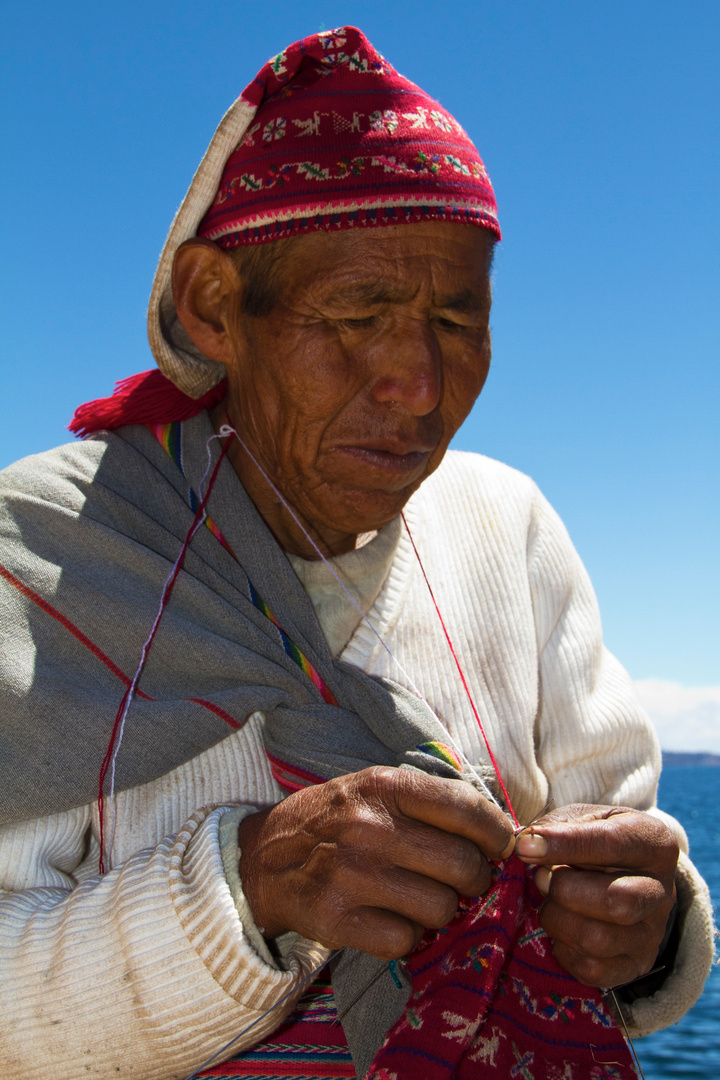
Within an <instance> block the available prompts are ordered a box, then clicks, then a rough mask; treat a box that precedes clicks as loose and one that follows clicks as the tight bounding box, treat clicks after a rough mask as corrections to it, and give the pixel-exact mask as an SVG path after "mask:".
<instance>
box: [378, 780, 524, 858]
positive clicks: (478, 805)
mask: <svg viewBox="0 0 720 1080" xmlns="http://www.w3.org/2000/svg"><path fill="white" fill-rule="evenodd" d="M369 771H371V772H376V773H379V774H383V777H386V774H387V773H388V772H392V773H393V774H394V775H393V776H392V778H391V780H390V784H389V785H387V786H385V790H384V792H383V794H384V796H385V798H386V799H387V798H388V797H390V798H392V800H393V802H394V807H395V810H396V812H397V813H400V814H403V815H405V816H406V817H408V818H413V819H414V820H416V821H423V822H425V823H426V824H428V825H434V826H435V827H436V828H437V829H441V830H443V832H446V833H455V834H457V835H458V836H464V837H465V838H466V839H468V840H472V841H473V843H474V844H476V845H477V846H478V847H479V848H480V850H481V851H482V852H484V854H485V855H487V857H488V858H490V859H500V858H506V857H507V854H509V853H510V851H512V848H513V845H514V836H513V830H512V825H511V824H510V822H509V821H508V819H507V818H506V816H505V814H503V812H502V810H501V809H500V808H499V807H498V806H495V805H494V803H491V802H490V801H489V800H488V799H486V798H485V797H484V796H482V795H480V793H479V792H477V791H476V790H475V788H473V787H472V785H470V784H468V783H465V782H463V781H460V780H450V779H446V778H445V777H440V776H430V775H428V774H427V773H421V772H420V771H418V770H415V769H396V770H388V769H379V770H369ZM381 782H382V783H383V785H385V784H386V780H385V779H383V780H382V781H381Z"/></svg>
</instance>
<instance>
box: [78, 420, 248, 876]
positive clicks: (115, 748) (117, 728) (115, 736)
mask: <svg viewBox="0 0 720 1080" xmlns="http://www.w3.org/2000/svg"><path fill="white" fill-rule="evenodd" d="M212 438H213V439H215V438H219V436H216V435H214V436H213V437H212ZM211 441H212V439H210V440H208V455H209V453H210V449H209V444H210V442H211ZM231 442H232V435H231V436H230V438H229V439H228V440H227V442H226V443H225V446H224V447H223V449H222V451H221V453H220V456H219V457H218V460H217V462H216V464H215V468H214V469H213V472H212V476H211V477H210V482H209V484H208V489H207V492H206V493H205V495H204V497H203V498H202V501H201V502H200V504H199V506H198V508H197V510H196V511H195V516H194V518H193V522H192V525H191V526H190V528H189V530H188V532H187V535H186V537H185V540H184V541H183V544H182V547H181V548H180V553H179V555H178V557H177V559H176V560H175V563H174V564H173V567H172V570H171V571H170V573H169V575H168V577H167V578H166V580H165V583H164V585H163V588H162V592H161V594H160V604H159V606H158V610H157V613H156V615H155V619H154V621H153V624H152V627H151V629H150V633H149V635H148V637H147V640H146V641H145V643H144V645H143V647H142V650H141V653H140V660H139V662H138V666H137V668H136V670H135V674H134V675H133V678H132V682H131V683H130V685H129V686H128V688H127V690H126V691H125V693H124V694H123V697H122V700H121V702H120V705H119V707H118V711H117V714H116V716H115V722H114V724H113V727H112V731H111V733H110V742H109V744H108V748H107V751H106V752H105V757H104V758H103V760H102V765H101V766H100V776H99V783H98V817H99V819H100V858H99V866H98V868H99V870H100V873H101V874H104V873H105V871H106V868H109V866H108V863H109V858H110V851H111V849H112V840H113V836H112V834H113V831H114V830H113V824H111V827H110V830H109V831H110V841H109V843H108V846H107V852H106V848H105V791H104V788H105V780H106V778H107V776H108V773H109V774H110V787H109V791H108V803H109V804H110V805H111V806H112V799H113V795H114V793H115V762H116V761H117V756H118V753H119V750H120V744H121V743H122V738H123V734H124V730H125V720H126V718H127V714H128V710H129V708H130V703H131V702H132V699H133V697H134V696H135V690H136V688H137V685H138V682H139V680H140V676H141V674H142V671H143V668H144V667H145V662H146V660H147V657H148V653H149V652H150V649H151V647H152V643H153V641H154V639H155V635H156V634H157V631H158V627H159V626H160V621H161V619H162V617H163V614H164V612H165V608H166V607H167V605H168V602H169V600H170V597H171V596H172V592H173V589H174V588H175V582H176V581H177V579H178V575H179V574H180V571H181V569H182V566H183V563H184V562H185V556H186V554H187V550H188V548H189V547H190V544H191V542H192V539H193V537H194V536H195V533H196V532H197V531H198V529H199V528H200V526H201V525H202V523H203V521H204V519H205V507H206V506H207V502H208V499H209V498H210V493H211V492H212V489H213V486H214V484H215V480H216V479H217V475H218V472H219V470H220V466H221V465H222V462H223V459H224V457H225V455H226V454H227V451H228V448H229V446H230V443H231ZM208 469H209V466H208ZM207 472H208V470H206V471H205V475H204V476H203V478H202V480H201V482H200V491H201V492H202V485H203V483H204V482H205V478H206V476H207ZM106 853H107V856H108V863H106V859H105V856H106Z"/></svg>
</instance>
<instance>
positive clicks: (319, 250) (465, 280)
mask: <svg viewBox="0 0 720 1080" xmlns="http://www.w3.org/2000/svg"><path fill="white" fill-rule="evenodd" d="M494 242H495V238H494V236H493V235H492V234H491V233H490V232H489V231H486V230H480V229H475V228H472V227H471V226H458V225H453V224H450V223H447V222H430V223H426V224H418V225H409V226H405V227H404V228H397V227H385V228H380V229H376V230H375V231H373V232H372V233H369V232H367V231H365V230H358V231H356V232H337V233H315V234H313V235H312V236H298V237H295V238H293V239H291V240H287V241H285V242H284V243H279V244H276V245H271V246H270V247H269V248H266V249H264V250H266V251H267V253H268V255H271V253H272V254H273V255H274V253H275V252H277V256H276V257H274V258H273V263H272V267H273V273H274V275H275V280H276V282H277V285H278V286H279V293H281V294H282V296H283V302H284V303H286V304H289V305H290V306H294V301H298V300H299V301H301V303H302V304H304V305H312V304H313V303H320V304H322V306H323V308H324V310H326V311H328V312H332V311H334V310H335V309H336V308H337V309H344V308H345V307H347V306H352V307H366V308H370V307H374V306H375V307H376V306H378V305H385V304H393V303H407V302H409V301H411V300H413V299H415V298H418V299H419V300H422V301H423V302H424V303H427V304H430V305H432V306H436V307H438V306H440V307H447V308H452V309H453V310H455V311H457V312H463V313H466V314H473V313H480V312H482V311H485V310H487V308H488V305H489V295H490V292H489V272H490V268H491V263H492V252H493V249H494ZM240 250H241V251H245V250H247V249H240ZM261 250H263V249H261ZM253 254H254V253H253ZM238 255H240V252H238ZM235 258H237V256H235ZM244 262H245V259H244V256H241V257H240V263H239V269H240V270H241V276H243V277H245V276H246V274H247V273H250V274H252V271H253V270H254V269H256V268H257V261H256V260H255V259H253V260H252V264H255V265H252V264H251V265H250V266H248V267H247V270H246V272H245V273H243V269H244V265H243V264H244Z"/></svg>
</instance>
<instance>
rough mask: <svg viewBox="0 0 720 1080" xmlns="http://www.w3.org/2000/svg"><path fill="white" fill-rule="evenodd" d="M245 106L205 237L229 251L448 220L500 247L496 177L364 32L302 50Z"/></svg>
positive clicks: (256, 83)
mask: <svg viewBox="0 0 720 1080" xmlns="http://www.w3.org/2000/svg"><path fill="white" fill-rule="evenodd" d="M241 99H242V100H245V101H246V102H247V103H248V104H250V105H253V106H256V107H257V113H256V115H255V118H254V121H253V122H252V123H251V125H250V127H249V128H248V130H247V132H246V133H245V135H244V137H243V139H242V140H241V142H240V144H239V146H238V147H237V149H236V150H235V152H234V153H233V154H231V155H230V157H229V159H228V161H227V163H226V165H225V170H224V173H223V176H222V179H221V181H220V186H219V189H218V191H217V194H216V196H215V200H214V202H213V203H212V205H211V207H210V209H209V210H208V211H207V213H206V215H205V217H204V219H203V220H202V222H201V223H200V226H199V228H198V230H197V235H198V236H202V237H206V238H208V239H210V240H214V241H216V242H217V243H218V244H220V245H221V246H222V247H228V248H229V247H236V246H238V245H240V244H255V243H263V242H266V241H269V240H274V239H277V238H279V237H286V236H294V235H297V234H298V233H304V232H310V231H313V230H316V229H330V230H333V229H348V228H352V227H357V226H373V225H395V224H400V223H404V222H419V221H432V220H443V221H458V222H461V223H463V224H472V225H479V226H481V227H483V228H487V229H490V230H491V231H492V232H493V233H494V234H495V235H496V236H497V237H498V238H499V237H500V228H499V225H498V219H497V204H496V202H495V195H494V193H493V189H492V186H491V184H490V179H489V177H488V175H487V172H486V170H485V166H484V165H483V163H482V160H481V158H480V155H479V154H478V152H477V150H476V149H475V147H474V145H473V144H472V142H471V141H470V139H469V137H468V136H467V134H466V133H465V131H464V130H463V128H462V127H461V126H460V124H459V123H458V122H457V120H455V119H454V118H453V117H452V116H451V115H450V114H449V113H448V112H447V111H446V110H445V109H443V107H442V106H441V105H440V104H439V103H438V102H437V101H435V100H433V99H432V98H431V97H429V96H428V95H427V94H426V93H425V92H424V91H423V90H421V89H420V87H418V86H416V85H415V84H414V83H412V82H410V81H409V79H406V78H404V77H403V76H402V75H399V74H398V72H397V71H395V69H394V68H393V67H392V66H391V65H390V64H389V63H388V62H387V60H385V59H384V58H383V57H382V56H380V54H379V53H378V52H376V50H375V49H374V48H373V46H372V45H371V44H370V42H369V41H368V40H367V38H366V37H365V36H364V34H362V33H361V31H360V30H356V29H355V28H354V27H351V26H346V27H341V28H340V29H338V30H331V31H326V32H323V33H320V34H313V35H312V36H311V37H307V38H305V39H304V40H302V41H297V42H295V43H294V44H293V45H290V46H289V47H288V48H287V49H285V50H284V51H283V52H281V53H279V54H278V55H277V56H276V57H274V58H273V59H272V60H270V61H268V63H267V64H265V66H264V67H263V68H262V69H261V70H260V72H259V73H258V74H257V76H256V77H255V79H253V81H252V82H251V83H250V85H249V86H248V87H247V88H246V89H245V90H244V91H243V93H242V95H241Z"/></svg>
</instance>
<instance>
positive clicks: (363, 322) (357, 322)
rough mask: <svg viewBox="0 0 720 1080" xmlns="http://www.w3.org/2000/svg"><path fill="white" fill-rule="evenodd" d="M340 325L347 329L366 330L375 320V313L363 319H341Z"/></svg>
mask: <svg viewBox="0 0 720 1080" xmlns="http://www.w3.org/2000/svg"><path fill="white" fill-rule="evenodd" d="M338 321H339V323H340V325H341V326H343V327H344V328H345V329H347V330H364V329H366V328H367V327H369V326H372V325H373V324H374V322H375V316H374V315H366V316H365V317H364V318H362V319H339V320H338Z"/></svg>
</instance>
